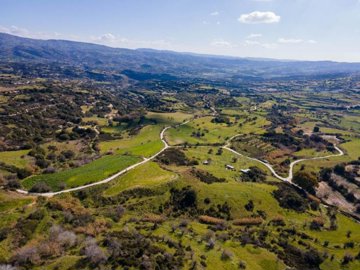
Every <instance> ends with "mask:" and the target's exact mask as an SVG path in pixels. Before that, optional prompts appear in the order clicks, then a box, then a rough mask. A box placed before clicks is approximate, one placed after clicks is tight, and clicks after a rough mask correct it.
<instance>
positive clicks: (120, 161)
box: [22, 155, 140, 191]
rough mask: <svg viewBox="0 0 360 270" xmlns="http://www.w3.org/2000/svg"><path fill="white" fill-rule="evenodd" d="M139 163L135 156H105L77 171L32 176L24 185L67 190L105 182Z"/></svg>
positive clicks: (24, 181) (23, 182)
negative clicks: (45, 185)
mask: <svg viewBox="0 0 360 270" xmlns="http://www.w3.org/2000/svg"><path fill="white" fill-rule="evenodd" d="M138 161H140V159H139V158H137V157H134V156H127V155H110V156H104V157H101V158H99V159H97V160H95V161H93V162H90V163H88V164H86V165H84V166H81V167H78V168H75V169H69V170H65V171H61V172H58V173H54V174H43V175H36V176H31V177H29V178H26V179H25V180H23V181H22V185H23V186H24V188H26V189H30V188H31V187H32V186H33V185H34V184H36V183H38V182H44V183H46V184H47V185H48V186H49V187H50V188H51V189H52V190H53V191H56V190H59V186H60V185H61V184H65V185H66V187H67V188H72V187H77V186H82V185H86V184H90V183H93V182H96V181H99V180H103V179H104V178H106V177H109V176H111V175H113V174H115V173H117V172H119V171H121V170H122V169H125V168H126V167H128V166H130V165H132V164H135V163H136V162H138Z"/></svg>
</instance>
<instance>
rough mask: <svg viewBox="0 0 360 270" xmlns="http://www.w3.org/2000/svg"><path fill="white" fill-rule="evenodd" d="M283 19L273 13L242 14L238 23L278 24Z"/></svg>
mask: <svg viewBox="0 0 360 270" xmlns="http://www.w3.org/2000/svg"><path fill="white" fill-rule="evenodd" d="M280 19H281V17H280V16H278V15H276V14H275V13H274V12H272V11H265V12H263V11H254V12H251V13H248V14H242V15H241V16H240V17H239V18H238V21H239V22H241V23H248V24H259V23H266V24H269V23H278V22H280Z"/></svg>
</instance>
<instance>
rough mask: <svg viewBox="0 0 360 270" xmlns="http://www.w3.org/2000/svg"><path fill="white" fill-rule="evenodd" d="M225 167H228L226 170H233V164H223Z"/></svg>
mask: <svg viewBox="0 0 360 270" xmlns="http://www.w3.org/2000/svg"><path fill="white" fill-rule="evenodd" d="M225 168H226V169H228V170H230V171H235V168H234V166H231V165H229V164H226V165H225Z"/></svg>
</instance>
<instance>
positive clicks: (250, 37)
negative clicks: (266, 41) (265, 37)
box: [246, 34, 262, 39]
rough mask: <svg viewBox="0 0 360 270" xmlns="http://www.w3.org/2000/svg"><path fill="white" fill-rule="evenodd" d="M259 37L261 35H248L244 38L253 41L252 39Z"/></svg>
mask: <svg viewBox="0 0 360 270" xmlns="http://www.w3.org/2000/svg"><path fill="white" fill-rule="evenodd" d="M260 37H262V34H250V35H248V36H247V37H246V38H247V39H253V38H260Z"/></svg>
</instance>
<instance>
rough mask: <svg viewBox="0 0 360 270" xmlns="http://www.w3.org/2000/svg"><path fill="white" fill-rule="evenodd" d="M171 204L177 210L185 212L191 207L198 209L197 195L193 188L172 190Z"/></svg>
mask: <svg viewBox="0 0 360 270" xmlns="http://www.w3.org/2000/svg"><path fill="white" fill-rule="evenodd" d="M170 193H171V195H170V203H171V205H173V206H174V208H175V209H177V210H183V209H186V208H189V207H196V206H197V203H196V200H197V195H196V192H195V190H193V189H192V188H191V187H189V186H188V187H184V188H182V189H181V190H178V189H171V190H170Z"/></svg>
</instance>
